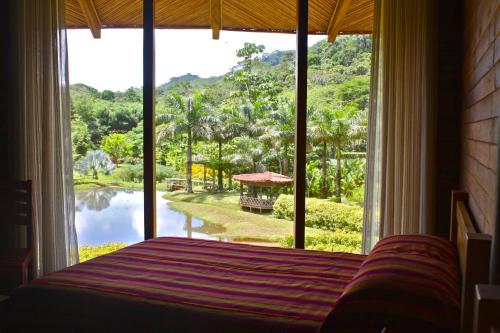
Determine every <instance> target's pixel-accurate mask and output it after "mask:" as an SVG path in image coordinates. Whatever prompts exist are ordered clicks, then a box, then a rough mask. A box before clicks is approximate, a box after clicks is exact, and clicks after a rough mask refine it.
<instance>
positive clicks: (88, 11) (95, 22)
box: [78, 0, 102, 39]
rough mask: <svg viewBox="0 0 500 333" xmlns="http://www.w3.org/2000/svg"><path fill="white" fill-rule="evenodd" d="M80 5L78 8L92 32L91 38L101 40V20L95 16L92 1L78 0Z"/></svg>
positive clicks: (95, 12)
mask: <svg viewBox="0 0 500 333" xmlns="http://www.w3.org/2000/svg"><path fill="white" fill-rule="evenodd" d="M78 3H79V4H80V8H81V9H82V12H83V15H84V16H85V20H86V21H87V24H88V26H89V28H90V31H91V32H92V36H93V37H94V38H96V39H98V38H101V27H102V24H101V19H100V18H99V15H98V14H97V11H96V9H95V6H94V1H93V0H78Z"/></svg>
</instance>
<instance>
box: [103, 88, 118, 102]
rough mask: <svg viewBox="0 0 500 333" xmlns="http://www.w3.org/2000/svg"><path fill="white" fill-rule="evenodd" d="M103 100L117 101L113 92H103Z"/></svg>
mask: <svg viewBox="0 0 500 333" xmlns="http://www.w3.org/2000/svg"><path fill="white" fill-rule="evenodd" d="M101 98H102V99H104V100H106V101H114V100H115V93H114V92H112V91H111V90H103V91H102V93H101Z"/></svg>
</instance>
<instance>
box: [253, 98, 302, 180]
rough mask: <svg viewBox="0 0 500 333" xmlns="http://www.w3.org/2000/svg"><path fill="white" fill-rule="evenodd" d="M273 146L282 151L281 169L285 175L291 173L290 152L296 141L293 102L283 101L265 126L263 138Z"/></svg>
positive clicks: (270, 115)
mask: <svg viewBox="0 0 500 333" xmlns="http://www.w3.org/2000/svg"><path fill="white" fill-rule="evenodd" d="M261 138H262V139H264V140H266V141H267V142H269V143H270V145H271V146H273V148H274V149H280V150H281V153H282V154H281V155H282V156H281V158H280V160H279V164H280V169H281V171H282V172H283V173H284V174H285V175H288V173H289V157H288V151H289V149H290V147H291V146H292V145H293V142H294V140H295V104H294V103H292V102H291V101H288V100H287V101H282V102H281V103H280V104H279V105H278V108H277V109H276V110H273V111H271V112H270V113H269V115H268V116H267V119H266V120H265V124H264V134H263V135H262V136H261Z"/></svg>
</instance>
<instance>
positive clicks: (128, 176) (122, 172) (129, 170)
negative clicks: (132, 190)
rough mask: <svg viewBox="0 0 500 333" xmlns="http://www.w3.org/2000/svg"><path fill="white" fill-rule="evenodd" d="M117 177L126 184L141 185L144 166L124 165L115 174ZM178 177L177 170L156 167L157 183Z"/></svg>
mask: <svg viewBox="0 0 500 333" xmlns="http://www.w3.org/2000/svg"><path fill="white" fill-rule="evenodd" d="M114 175H115V177H117V178H118V179H120V180H123V181H126V182H135V183H140V182H142V180H143V179H144V169H143V165H142V164H131V165H123V166H121V167H120V168H118V169H117V170H116V171H115V172H114ZM176 176H177V173H176V172H175V170H173V169H172V168H170V167H168V166H164V165H160V164H157V165H156V181H157V182H163V181H164V180H165V179H166V178H174V177H176Z"/></svg>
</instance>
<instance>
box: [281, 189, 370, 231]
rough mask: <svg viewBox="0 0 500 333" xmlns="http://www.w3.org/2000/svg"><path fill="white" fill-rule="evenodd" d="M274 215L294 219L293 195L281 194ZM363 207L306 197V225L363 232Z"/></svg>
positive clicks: (332, 229) (330, 229)
mask: <svg viewBox="0 0 500 333" xmlns="http://www.w3.org/2000/svg"><path fill="white" fill-rule="evenodd" d="M273 215H274V216H275V217H277V218H280V219H287V220H293V196H292V195H284V194H282V195H280V196H279V197H278V199H277V200H276V202H275V203H274V206H273ZM362 222H363V208H361V207H358V206H351V205H346V204H342V203H335V202H332V201H329V200H324V199H315V198H307V199H306V226H307V227H311V228H318V229H323V230H329V231H337V230H342V231H344V232H356V233H360V232H361V226H362Z"/></svg>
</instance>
